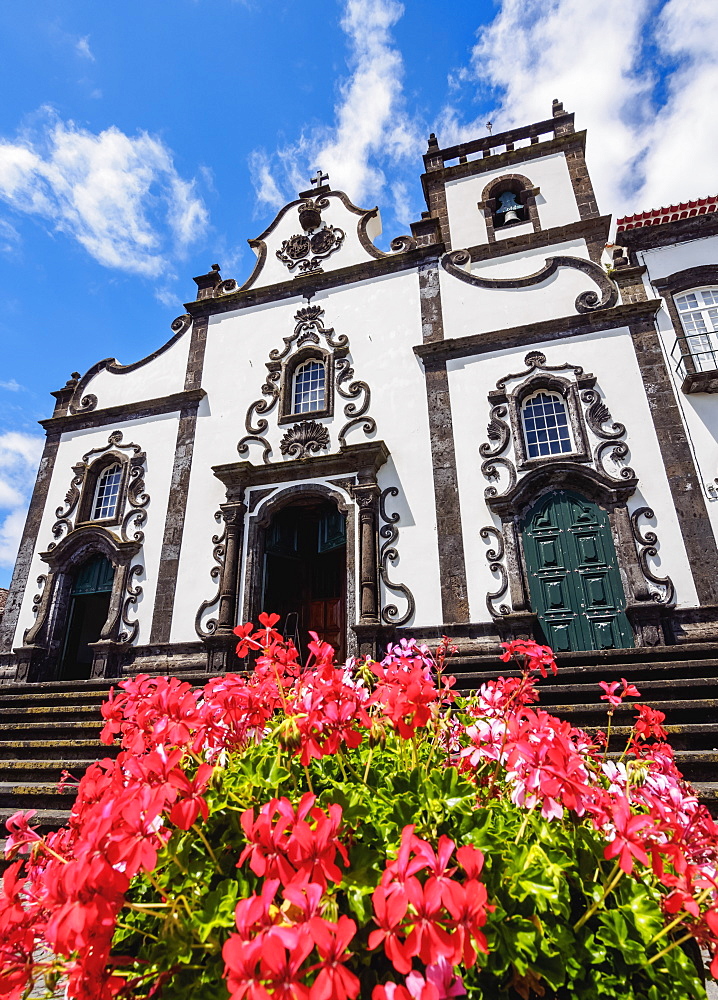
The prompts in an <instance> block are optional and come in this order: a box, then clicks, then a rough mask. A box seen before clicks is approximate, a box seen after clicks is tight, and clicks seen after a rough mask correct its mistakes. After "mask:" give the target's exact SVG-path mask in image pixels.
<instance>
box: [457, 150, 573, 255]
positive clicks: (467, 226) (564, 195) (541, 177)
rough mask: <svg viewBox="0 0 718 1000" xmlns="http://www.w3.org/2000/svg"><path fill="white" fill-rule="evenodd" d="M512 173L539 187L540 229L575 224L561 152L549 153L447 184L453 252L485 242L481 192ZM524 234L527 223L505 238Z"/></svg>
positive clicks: (570, 190) (566, 168) (565, 166)
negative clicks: (479, 206)
mask: <svg viewBox="0 0 718 1000" xmlns="http://www.w3.org/2000/svg"><path fill="white" fill-rule="evenodd" d="M512 173H520V174H523V175H524V176H525V177H528V179H529V180H530V181H531V184H532V186H533V187H538V188H540V192H541V193H540V194H539V195H537V197H536V208H537V210H538V215H539V220H540V222H541V228H542V229H550V228H553V227H554V226H566V225H568V224H569V223H570V222H578V220H579V218H580V216H579V213H578V206H577V205H576V197H575V195H574V193H573V187H572V185H571V178H570V176H569V172H568V166H567V164H566V158H565V156H564V155H563V153H551V154H550V155H549V156H541V157H537V158H536V159H535V160H529V161H528V162H527V163H524V164H519V165H517V166H512V167H502V168H499V169H497V170H487V171H486V172H485V173H480V174H474V175H473V176H471V177H460V178H458V179H457V180H450V181H448V182H447V184H446V205H447V209H448V214H449V228H450V231H451V245H452V247H453V248H454V249H455V250H457V249H459V248H460V247H472V246H477V245H478V244H480V243H486V242H488V237H487V235H486V222H485V219H484V214H483V212H482V211H481V210H480V209H478V208H477V204H478V202H480V201H481V200H482V195H483V192H484V190H485V189H486V187H487V186H488V185H489V184H491V183H492V182H493V181H495V180H498V179H499V178H500V177H505V176H506V175H507V174H512ZM524 231H526V232H531V226H530V224H527V225H526V227H524V226H516V227H514V226H512V227H511V228H510V229H509V230H507V232H506V236H507V237H508V236H509V235H512V236H514V235H515V236H518V235H520V234H521V233H523V232H524ZM500 233H501V230H500V229H498V230H497V231H496V238H497V240H499V239H501V238H503V237H502V236H500Z"/></svg>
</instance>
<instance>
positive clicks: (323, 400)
mask: <svg viewBox="0 0 718 1000" xmlns="http://www.w3.org/2000/svg"><path fill="white" fill-rule="evenodd" d="M312 365H316V366H317V367H318V368H319V369H320V373H319V377H318V378H317V379H316V380H314V379H311V380H310V382H309V386H308V387H307V388H300V386H299V385H298V383H299V379H300V378H301V376H302V373H303V372H304V371H306V370H307V369H308V368H309V367H310V366H312ZM298 392H301V393H303V394H304V395H303V398H301V399H300V398H298ZM313 395H314V396H315V397H316V398H314V399H312V396H313ZM326 406H327V365H326V361H322V360H321V359H320V358H315V357H312V358H307V360H306V361H303V362H302V364H300V365H297V367H296V368H295V369H294V372H293V374H292V414H293V415H297V416H298V415H301V414H305V413H320V412H322V411H324V410H325V409H326Z"/></svg>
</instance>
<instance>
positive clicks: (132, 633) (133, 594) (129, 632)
mask: <svg viewBox="0 0 718 1000" xmlns="http://www.w3.org/2000/svg"><path fill="white" fill-rule="evenodd" d="M144 571H145V568H144V566H141V565H140V564H139V563H136V564H135V565H134V566H131V567H130V569H129V570H128V572H127V581H126V584H125V594H126V597H125V599H124V601H123V603H122V624H123V625H125V626H126V628H125V629H123V630H122V631H121V632H120V634H119V635H118V636H117V641H118V642H127V643H131V642H134V641H135V639H136V638H137V633H138V632H139V629H140V623H139V620H138V619H137V618H129V617H128V615H129V612H130V608H131V607H133V606H134V605H135V604H137V599H138V598H139V597H140V595H141V594H142V587H141V586H140V585H139V583H138V584H137V586H135V587H133V586H132V578H133V576H139V575H140V573H144Z"/></svg>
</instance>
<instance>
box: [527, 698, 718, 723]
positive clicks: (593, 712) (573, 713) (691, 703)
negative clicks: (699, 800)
mask: <svg viewBox="0 0 718 1000" xmlns="http://www.w3.org/2000/svg"><path fill="white" fill-rule="evenodd" d="M632 700H633V701H634V704H627V703H626V702H624V703H623V704H621V705H619V706H618V707H617V708H616V710H615V712H614V716H613V721H614V722H616V723H617V724H619V725H620V724H621V723H622V722H624V720H627V719H628V718H630V720H631V724H632V723H633V720H634V718H635V712H636V705H635V702H636V701H637V699H632ZM648 704H650V706H651V708H657V709H658V710H659V711H661V712H663V713H664V714H665V716H666V722H667V723H668V724H670V725H679V724H681V725H684V726H685V725H686V724H691V723H698V722H700V721H703V720H708V722H709V724H710V723H711V722H713V721H714V720H717V719H718V699H715V698H701V699H686V701H662V700H657V699H651V700H650V702H648ZM606 705H607V703H606V702H605V701H599V702H598V703H597V704H596V703H595V702H594V703H592V704H582V703H575V704H574V703H570V704H564V705H551V704H550V703H546V704H543V703H540V707H541V708H543V709H544V710H545V711H546V712H549V713H550V714H551V715H558V716H560V718H562V719H567V720H568V721H569V722H570V723H571V724H572V725H574V726H581V727H582V728H584V729H585V728H586V727H587V726H599V727H600V728H602V729H605V728H606V725H607V711H606ZM664 728H665V726H664Z"/></svg>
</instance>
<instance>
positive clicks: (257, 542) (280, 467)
mask: <svg viewBox="0 0 718 1000" xmlns="http://www.w3.org/2000/svg"><path fill="white" fill-rule="evenodd" d="M388 457H389V449H388V448H387V446H386V445H385V443H384V442H383V441H366V442H362V443H359V444H351V445H345V446H344V447H342V448H341V449H340V450H339V452H337V453H334V454H332V455H320V456H312V457H311V458H298V459H292V460H290V461H286V462H282V463H281V464H280V463H276V464H269V465H253V464H252V463H251V462H233V463H231V464H228V465H217V466H213V468H212V471H213V472H214V474H215V476H216V477H217V478H218V479H219V480H220V481H221V482H222V483H223V484H224V486H225V488H226V491H227V499H226V503H224V504H222V505H221V506H220V510H221V513H222V518H223V520H224V522H225V540H224V549H225V552H224V562H223V565H222V571H221V576H220V583H219V607H218V613H217V625H216V628H215V629H214V631H213V632H212V633H211V634H210V635H208V636H206V637H204V639H203V641H204V643H205V645H206V647H207V667H208V669H209V670H211V671H213V672H215V671H216V672H221V671H224V670H227V669H228V667H229V664H230V663H231V662H232V657H233V651H234V645H235V643H236V638H235V636H234V633H233V629H234V626H235V625H236V623H237V613H238V595H239V583H240V578H241V569H242V545H243V538H244V527H245V525H244V522H245V517H246V514H247V508H248V500H249V502H251V492H252V491H253V490H255V489H256V488H263V489H268V488H271V489H277V490H278V492H277V493H276V495H275V496H273V497H272V498H271V499H270V500H269V501H267V502H266V503H265V504H264V505H263V507H262V510H261V513H260V514H259V515H258V517H256V518H252V520H251V522H250V524H249V529H248V533H247V552H246V555H245V559H244V566H245V574H244V577H245V586H244V606H243V608H242V618H243V620H245V621H251V620H255V618H256V615H257V614H258V613H259V612H261V611H262V610H265V609H263V608H261V607H260V606H259V604H260V603H261V598H262V562H263V561H262V555H263V551H264V549H263V546H264V537H265V533H266V529H267V526H268V525H269V522H270V520H271V517H272V515H273V514H274V513H276V511H277V510H279V509H281V507H283V506H286V505H288V504H290V503H291V502H292V499H296V497H297V494H298V493H299V492H301V493H305V494H313V495H315V496H317V497H321V498H324V499H328V500H331V501H332V502H334V503H336V505H337V507H338V509H339V510H341V511H342V512H343V513H345V514H346V515H347V559H346V565H347V624H348V629H347V631H348V636H347V649H348V653H349V654H350V655H356V654H359V655H364V654H365V653H370V654H374V653H375V652H376V650H377V646H378V644H379V643H380V642H381V640H382V638H383V637H384V634H385V633H386V632H387V627H386V626H385V625H383V624H382V621H381V608H380V590H379V580H380V561H379V515H380V508H379V498H380V490H379V485H378V482H377V473H378V471H379V469H380V468H381V467H382V466H383V465H384V463H385V462H386V460H387V459H388ZM327 480H330V482H327ZM290 484H291V485H290ZM284 485H286V489H282V488H281V487H282V486H284ZM332 485H336V486H340V487H342V489H343V490H345V491H346V492H347V493H349V494H350V496H351V497H352V500H353V501H354V502H353V504H350V503H348V502H347V501H346V498H345V494H344V493H343V492H340V491H339V490H338V489H332ZM353 508H354V509H355V510H356V512H357V516H356V518H354V517H353V516H352V513H353ZM355 522H356V527H355ZM355 531H356V537H355ZM357 542H358V544H357ZM355 553H357V556H356V557H355ZM357 558H358V565H356V559H357ZM357 571H358V572H357Z"/></svg>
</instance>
